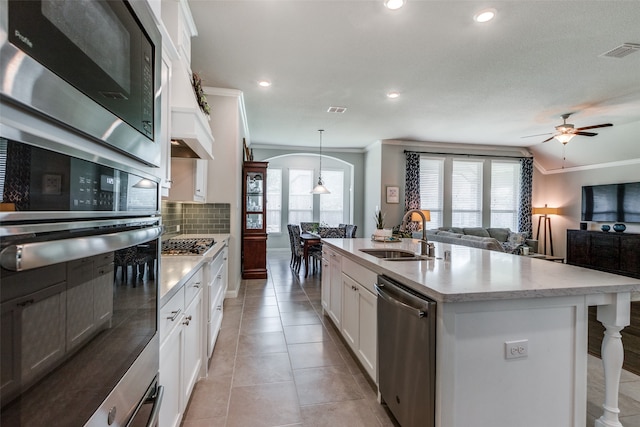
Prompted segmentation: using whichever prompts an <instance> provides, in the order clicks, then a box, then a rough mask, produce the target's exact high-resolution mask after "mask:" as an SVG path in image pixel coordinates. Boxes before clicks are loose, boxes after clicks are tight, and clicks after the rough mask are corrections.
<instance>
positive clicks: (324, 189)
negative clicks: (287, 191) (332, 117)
mask: <svg viewBox="0 0 640 427" xmlns="http://www.w3.org/2000/svg"><path fill="white" fill-rule="evenodd" d="M318 132H320V169H319V170H318V185H316V186H315V187H313V190H311V194H331V191H329V190H327V187H325V186H324V182H323V181H322V132H324V129H318Z"/></svg>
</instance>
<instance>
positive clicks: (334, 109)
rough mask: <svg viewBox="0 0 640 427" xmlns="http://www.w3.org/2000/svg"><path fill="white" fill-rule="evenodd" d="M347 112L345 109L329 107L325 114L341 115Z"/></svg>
mask: <svg viewBox="0 0 640 427" xmlns="http://www.w3.org/2000/svg"><path fill="white" fill-rule="evenodd" d="M345 111H347V107H329V109H328V110H327V113H336V114H342V113H344V112H345Z"/></svg>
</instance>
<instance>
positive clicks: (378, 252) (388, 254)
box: [360, 249, 420, 260]
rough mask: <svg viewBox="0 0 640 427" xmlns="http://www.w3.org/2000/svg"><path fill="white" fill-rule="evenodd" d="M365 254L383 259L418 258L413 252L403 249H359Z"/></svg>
mask: <svg viewBox="0 0 640 427" xmlns="http://www.w3.org/2000/svg"><path fill="white" fill-rule="evenodd" d="M360 251H361V252H364V253H365V254H368V255H372V256H374V257H376V258H384V259H398V260H400V259H406V260H409V259H420V258H419V257H417V256H416V254H415V253H413V252H411V251H407V250H404V249H360Z"/></svg>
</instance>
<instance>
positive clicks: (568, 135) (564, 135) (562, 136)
mask: <svg viewBox="0 0 640 427" xmlns="http://www.w3.org/2000/svg"><path fill="white" fill-rule="evenodd" d="M574 136H576V135H575V134H573V133H561V134H560V135H556V136H555V138H556V139H557V140H558V141H560V142H562V143H563V144H566V143H567V142H569V141H571V139H573V137H574Z"/></svg>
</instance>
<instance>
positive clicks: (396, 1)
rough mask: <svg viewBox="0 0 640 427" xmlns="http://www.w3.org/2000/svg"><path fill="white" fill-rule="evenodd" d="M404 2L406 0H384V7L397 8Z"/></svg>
mask: <svg viewBox="0 0 640 427" xmlns="http://www.w3.org/2000/svg"><path fill="white" fill-rule="evenodd" d="M405 3H406V0H384V5H385V7H386V8H387V9H390V10H398V9H400V8H401V7H402V6H404V4H405Z"/></svg>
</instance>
